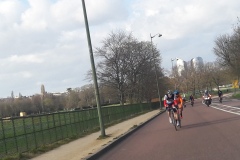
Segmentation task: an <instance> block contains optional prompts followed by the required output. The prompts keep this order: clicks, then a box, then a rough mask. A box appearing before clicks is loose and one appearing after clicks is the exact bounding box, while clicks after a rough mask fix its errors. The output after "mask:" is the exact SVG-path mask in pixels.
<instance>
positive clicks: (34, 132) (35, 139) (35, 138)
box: [31, 117, 38, 148]
mask: <svg viewBox="0 0 240 160" xmlns="http://www.w3.org/2000/svg"><path fill="white" fill-rule="evenodd" d="M31 119H32V125H33V135H34V141H35V148H37V147H38V145H37V137H36V130H35V125H34V120H33V117H31Z"/></svg>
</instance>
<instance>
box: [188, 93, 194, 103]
mask: <svg viewBox="0 0 240 160" xmlns="http://www.w3.org/2000/svg"><path fill="white" fill-rule="evenodd" d="M189 100H190V102H193V101H194V97H193V95H192V94H191V95H190V97H189Z"/></svg>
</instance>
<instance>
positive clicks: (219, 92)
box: [218, 89, 223, 101]
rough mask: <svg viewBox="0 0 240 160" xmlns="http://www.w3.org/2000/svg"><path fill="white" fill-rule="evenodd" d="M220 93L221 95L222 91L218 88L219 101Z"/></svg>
mask: <svg viewBox="0 0 240 160" xmlns="http://www.w3.org/2000/svg"><path fill="white" fill-rule="evenodd" d="M222 95H223V93H222V91H221V90H220V89H218V97H219V101H220V100H221V98H222Z"/></svg>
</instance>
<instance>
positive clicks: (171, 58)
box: [171, 58, 174, 72]
mask: <svg viewBox="0 0 240 160" xmlns="http://www.w3.org/2000/svg"><path fill="white" fill-rule="evenodd" d="M173 61H174V59H173V58H171V62H172V72H173Z"/></svg>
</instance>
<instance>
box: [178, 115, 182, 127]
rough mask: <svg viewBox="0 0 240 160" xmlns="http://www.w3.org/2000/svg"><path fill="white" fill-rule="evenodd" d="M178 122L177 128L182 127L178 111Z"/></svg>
mask: <svg viewBox="0 0 240 160" xmlns="http://www.w3.org/2000/svg"><path fill="white" fill-rule="evenodd" d="M178 122H179V128H181V127H182V122H181V118H180V114H179V113H178Z"/></svg>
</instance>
